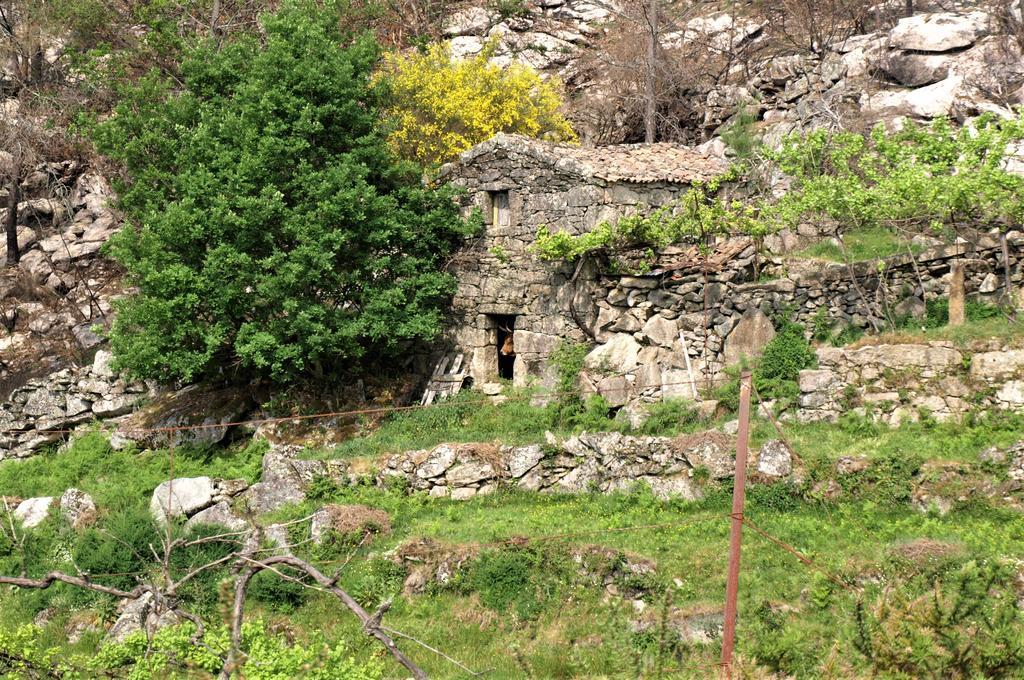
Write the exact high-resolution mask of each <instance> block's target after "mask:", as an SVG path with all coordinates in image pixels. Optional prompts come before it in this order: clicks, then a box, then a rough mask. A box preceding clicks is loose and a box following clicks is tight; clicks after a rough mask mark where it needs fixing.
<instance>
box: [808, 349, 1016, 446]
mask: <svg viewBox="0 0 1024 680" xmlns="http://www.w3.org/2000/svg"><path fill="white" fill-rule="evenodd" d="M817 355H818V368H816V369H812V370H805V371H801V372H800V393H801V394H800V408H799V411H798V414H797V415H798V418H799V419H800V420H801V421H804V422H814V421H835V420H837V419H838V418H839V417H840V416H841V415H842V414H844V413H848V412H853V413H858V414H860V415H863V416H870V417H873V418H874V419H876V420H880V421H883V422H886V423H889V424H890V425H893V426H897V425H899V424H900V423H902V422H906V421H916V420H918V419H919V418H920V417H921V415H922V414H923V413H928V414H930V415H931V416H933V417H934V418H936V419H938V420H947V419H950V418H957V417H959V416H961V415H963V414H965V413H967V412H968V411H970V410H972V409H981V410H987V409H1005V410H1014V411H1018V412H1024V350H1021V349H1008V348H1005V347H1001V346H999V345H998V344H997V343H995V344H992V345H989V346H987V347H985V346H982V347H978V348H976V349H975V350H973V351H969V350H963V349H958V348H956V347H954V346H953V345H952V344H950V343H941V342H932V343H928V344H917V345H914V344H904V345H876V346H869V347H861V348H859V349H845V348H832V347H827V348H821V349H819V350H817Z"/></svg>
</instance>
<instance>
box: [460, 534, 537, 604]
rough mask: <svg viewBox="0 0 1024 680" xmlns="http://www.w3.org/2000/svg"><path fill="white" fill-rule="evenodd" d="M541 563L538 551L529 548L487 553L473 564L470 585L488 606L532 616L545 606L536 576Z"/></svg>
mask: <svg viewBox="0 0 1024 680" xmlns="http://www.w3.org/2000/svg"><path fill="white" fill-rule="evenodd" d="M538 563H539V560H538V556H537V554H535V553H532V552H530V551H527V550H518V549H506V550H495V551H489V552H484V553H482V554H481V555H480V558H479V559H478V560H477V562H476V563H475V564H474V566H473V571H472V574H471V575H470V584H471V586H472V588H473V589H474V590H475V591H476V592H478V593H479V594H480V601H481V602H482V603H483V604H484V605H485V606H487V607H490V608H491V609H493V610H494V611H498V612H506V611H514V612H515V613H516V614H517V615H518V616H519V617H520V618H523V619H530V618H533V617H535V616H536V615H537V614H539V613H540V611H541V608H542V602H541V600H540V599H539V597H538V588H537V583H536V578H535V575H534V572H535V571H536V570H537V568H538V566H539V564H538Z"/></svg>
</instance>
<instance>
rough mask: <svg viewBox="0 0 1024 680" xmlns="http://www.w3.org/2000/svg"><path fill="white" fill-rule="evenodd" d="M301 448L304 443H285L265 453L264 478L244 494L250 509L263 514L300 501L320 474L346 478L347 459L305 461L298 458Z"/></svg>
mask: <svg viewBox="0 0 1024 680" xmlns="http://www.w3.org/2000/svg"><path fill="white" fill-rule="evenodd" d="M301 451H302V447H301V446H294V445H285V446H279V447H274V448H272V449H271V450H270V451H269V452H267V454H266V455H265V456H263V472H262V474H261V475H260V481H258V482H256V483H255V484H253V485H252V486H251V487H249V488H248V490H246V491H245V493H243V494H242V495H241V496H240V498H242V499H244V502H245V503H246V505H247V507H248V509H249V510H251V511H253V512H255V513H257V514H262V513H266V512H272V511H274V510H277V509H278V508H281V507H283V506H285V505H290V504H292V503H299V502H301V501H302V500H303V499H304V498H305V497H306V489H307V488H309V485H310V484H311V483H312V482H313V480H314V479H316V478H318V477H328V478H330V479H332V480H334V481H336V482H338V481H341V480H342V477H343V474H344V472H345V469H346V465H345V464H344V463H343V462H341V461H323V460H304V459H301V458H299V457H298V454H299V453H300V452H301Z"/></svg>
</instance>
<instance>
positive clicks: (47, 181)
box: [0, 159, 122, 398]
mask: <svg viewBox="0 0 1024 680" xmlns="http://www.w3.org/2000/svg"><path fill="white" fill-rule="evenodd" d="M0 160H2V159H0ZM7 162H9V159H8V161H7ZM21 192H22V197H23V198H24V200H23V201H21V202H20V203H19V205H18V245H19V248H20V250H21V260H20V262H19V263H18V264H17V266H8V267H5V268H4V269H2V270H0V322H2V324H3V328H0V388H2V390H0V391H2V395H0V396H2V398H6V397H7V396H8V395H9V394H10V392H11V390H12V389H15V388H17V387H18V386H19V385H21V384H23V383H24V382H25V380H27V379H30V378H33V377H40V376H42V375H45V374H47V373H50V372H52V371H54V370H56V369H60V368H64V367H69V366H73V365H75V364H80V363H83V362H84V363H87V362H86V361H85V360H86V359H88V358H89V353H90V350H93V349H94V348H95V347H97V346H98V345H99V344H100V343H101V341H102V340H101V338H100V337H99V335H98V334H97V332H96V331H97V328H96V327H97V326H99V327H104V326H106V325H107V324H108V322H109V318H110V313H111V300H112V299H113V298H114V297H116V296H117V295H119V294H120V293H121V292H122V290H121V285H120V278H121V272H120V268H119V267H118V266H117V265H116V264H115V263H114V262H112V261H111V260H109V259H108V258H106V257H104V256H103V255H102V254H101V253H100V250H101V248H102V247H103V245H104V244H105V243H106V242H107V240H108V239H109V238H110V236H111V235H112V234H113V233H115V232H116V231H117V230H118V229H119V228H120V226H121V222H120V220H119V219H118V218H117V216H116V214H115V213H114V211H113V209H112V208H111V206H110V199H111V198H112V192H111V190H110V187H109V185H108V183H107V182H106V180H105V179H104V178H103V177H102V176H100V175H99V174H97V173H95V172H93V171H90V170H88V169H87V168H86V167H85V166H83V165H82V164H81V163H80V162H78V161H66V162H62V163H44V164H40V165H39V166H37V167H36V168H35V170H34V171H33V172H32V173H31V174H29V175H28V177H27V178H26V179H25V180H24V181H23V182H22V186H21ZM6 212H7V210H6V209H3V210H0V220H2V219H3V218H4V217H6ZM0 258H3V259H4V260H6V258H7V248H6V245H5V244H0Z"/></svg>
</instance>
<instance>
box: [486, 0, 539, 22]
mask: <svg viewBox="0 0 1024 680" xmlns="http://www.w3.org/2000/svg"><path fill="white" fill-rule="evenodd" d="M487 9H488V10H490V11H491V12H493V13H495V14H497V15H498V16H500V17H501V18H502V19H513V18H515V17H522V16H526V15H527V14H529V13H530V9H529V7H527V6H526V3H525V2H523V0H488V1H487Z"/></svg>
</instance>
